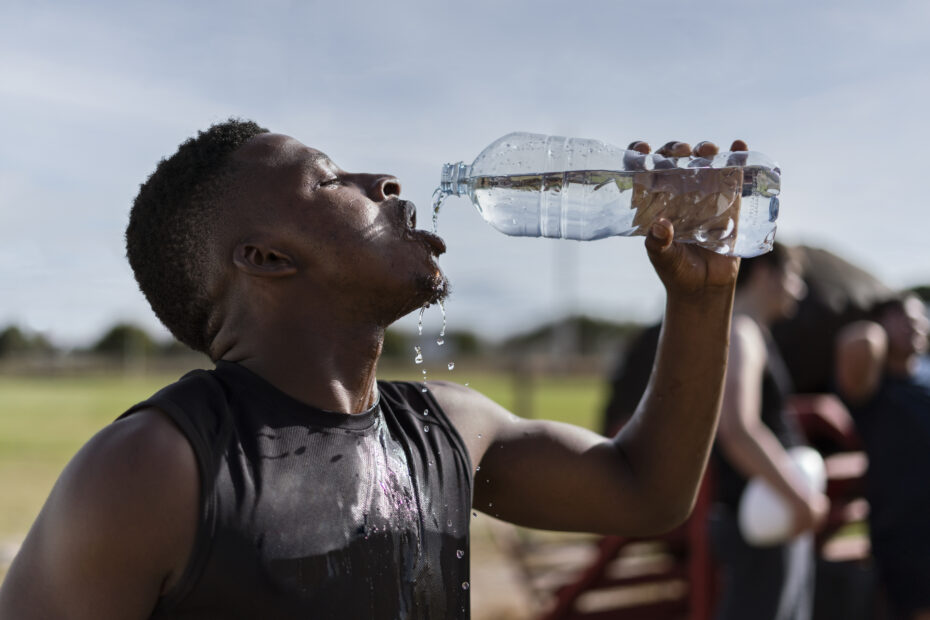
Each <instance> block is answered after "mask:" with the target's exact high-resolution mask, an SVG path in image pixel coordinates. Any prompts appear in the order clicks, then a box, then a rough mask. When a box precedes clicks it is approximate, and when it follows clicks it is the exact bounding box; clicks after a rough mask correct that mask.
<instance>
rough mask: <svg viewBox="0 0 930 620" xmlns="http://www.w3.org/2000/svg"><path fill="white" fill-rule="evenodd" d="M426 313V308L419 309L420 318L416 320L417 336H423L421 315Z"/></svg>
mask: <svg viewBox="0 0 930 620" xmlns="http://www.w3.org/2000/svg"><path fill="white" fill-rule="evenodd" d="M424 312H426V306H423V307H422V308H420V316H419V318H418V319H417V336H422V335H423V313H424Z"/></svg>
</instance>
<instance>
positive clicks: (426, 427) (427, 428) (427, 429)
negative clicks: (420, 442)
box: [423, 424, 429, 433]
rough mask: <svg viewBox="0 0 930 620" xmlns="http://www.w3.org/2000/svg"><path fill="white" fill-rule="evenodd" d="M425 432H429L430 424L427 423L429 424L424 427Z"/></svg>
mask: <svg viewBox="0 0 930 620" xmlns="http://www.w3.org/2000/svg"><path fill="white" fill-rule="evenodd" d="M423 432H424V433H428V432H429V424H427V425H425V426H424V427H423Z"/></svg>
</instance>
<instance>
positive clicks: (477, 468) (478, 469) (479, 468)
mask: <svg viewBox="0 0 930 620" xmlns="http://www.w3.org/2000/svg"><path fill="white" fill-rule="evenodd" d="M479 471H481V465H478V466H477V467H475V473H476V474H477V473H478V472H479Z"/></svg>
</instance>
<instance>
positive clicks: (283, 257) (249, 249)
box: [233, 242, 297, 278]
mask: <svg viewBox="0 0 930 620" xmlns="http://www.w3.org/2000/svg"><path fill="white" fill-rule="evenodd" d="M233 264H235V265H236V268H237V269H239V270H241V271H243V272H245V273H247V274H248V275H250V276H257V277H260V278H281V277H286V276H292V275H294V274H295V273H297V267H296V266H295V265H294V260H293V259H292V258H291V256H290V255H289V254H287V253H286V252H282V251H281V250H279V249H277V248H274V247H269V246H266V245H264V244H262V243H253V242H246V243H240V244H239V245H237V246H236V249H235V250H233Z"/></svg>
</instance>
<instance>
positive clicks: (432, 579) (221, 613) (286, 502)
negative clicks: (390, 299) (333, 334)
mask: <svg viewBox="0 0 930 620" xmlns="http://www.w3.org/2000/svg"><path fill="white" fill-rule="evenodd" d="M378 389H379V400H378V402H377V403H376V404H375V406H374V407H372V408H371V409H370V410H368V411H366V412H364V413H361V414H356V415H348V414H342V413H333V412H328V411H323V410H320V409H316V408H314V407H310V406H308V405H305V404H303V403H301V402H299V401H297V400H295V399H293V398H291V397H290V396H288V395H287V394H285V393H283V392H281V391H280V390H278V389H276V388H275V387H274V386H272V385H271V384H269V383H268V382H266V381H265V380H263V379H262V378H261V377H259V376H258V375H255V374H254V373H252V372H250V371H249V370H247V369H246V368H244V367H242V366H239V365H238V364H234V363H230V362H222V361H221V362H219V363H218V364H217V367H216V369H215V370H213V371H202V370H199V371H194V372H191V373H188V374H187V375H185V376H184V377H183V378H181V379H180V380H179V381H178V382H177V383H174V384H172V385H169V386H168V387H166V388H164V389H163V390H161V391H160V392H158V393H157V394H155V395H154V396H153V397H151V398H150V399H148V400H146V401H145V402H143V403H140V404H138V405H136V406H135V407H133V408H132V409H130V410H129V411H127V412H126V413H125V414H123V416H126V415H131V414H132V413H133V412H135V411H138V410H139V409H142V408H146V407H156V408H158V409H160V410H161V411H163V412H164V413H165V414H167V415H168V416H169V417H170V418H171V419H172V420H173V421H174V422H175V424H177V426H178V427H179V428H180V429H181V431H182V432H183V433H184V435H185V436H186V437H187V439H188V440H189V441H190V443H191V446H192V447H193V449H194V453H195V455H196V458H197V462H198V467H199V470H200V483H201V498H200V518H199V523H198V527H197V535H196V540H195V543H194V547H193V550H192V553H191V556H190V560H189V563H188V566H187V569H186V570H185V572H184V574H183V576H182V577H181V579H180V581H179V582H178V583H177V585H176V586H175V587H174V588H173V589H172V590H171V591H170V592H169V593H167V595H166V596H164V597H163V598H161V599H160V600H159V602H158V605H157V607H156V608H155V610H154V612H153V614H152V616H151V617H152V618H153V619H167V618H185V619H206V618H262V619H264V618H269V619H277V618H299V619H301V620H304V619H309V618H338V619H340V620H341V619H347V618H385V619H387V618H390V619H392V620H393V619H395V618H467V617H468V616H469V592H468V580H469V576H468V575H469V553H468V552H469V546H468V545H469V539H468V527H469V513H470V507H471V493H472V475H471V472H472V468H471V462H470V459H469V456H468V452H467V450H466V448H465V445H464V442H463V441H462V438H461V437H460V436H459V434H458V432H457V431H456V430H455V429H454V427H453V426H452V424H451V423H450V422H449V420H448V418H447V417H446V415H445V413H443V411H442V409H441V408H440V407H439V405H438V404H437V403H436V401H435V399H434V398H433V396H432V394H431V393H429V392H428V391H424V388H423V385H422V384H414V383H390V382H379V383H378Z"/></svg>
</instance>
